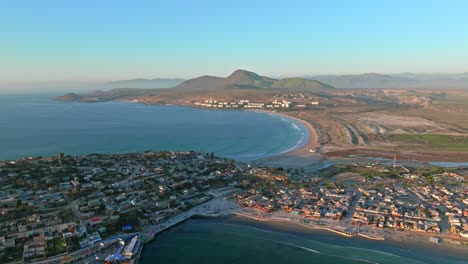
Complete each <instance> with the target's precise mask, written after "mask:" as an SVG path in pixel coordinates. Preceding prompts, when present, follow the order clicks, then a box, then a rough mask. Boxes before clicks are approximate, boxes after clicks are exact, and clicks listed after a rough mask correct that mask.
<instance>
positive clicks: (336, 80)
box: [311, 73, 419, 88]
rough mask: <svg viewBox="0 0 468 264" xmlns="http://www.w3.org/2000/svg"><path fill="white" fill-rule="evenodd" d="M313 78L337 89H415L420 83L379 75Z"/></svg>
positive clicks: (403, 78) (322, 76) (366, 74)
mask: <svg viewBox="0 0 468 264" xmlns="http://www.w3.org/2000/svg"><path fill="white" fill-rule="evenodd" d="M311 78H313V79H315V80H319V81H321V82H323V83H326V84H329V85H333V86H335V87H337V88H401V87H413V86H414V85H417V84H418V83H419V81H417V80H414V79H410V78H407V77H405V76H391V75H386V74H378V73H365V74H359V75H319V76H312V77H311Z"/></svg>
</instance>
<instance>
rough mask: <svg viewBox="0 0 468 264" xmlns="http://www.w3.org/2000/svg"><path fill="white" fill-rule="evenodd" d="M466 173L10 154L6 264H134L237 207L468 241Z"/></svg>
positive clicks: (249, 212) (290, 218)
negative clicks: (159, 244) (190, 222)
mask: <svg viewBox="0 0 468 264" xmlns="http://www.w3.org/2000/svg"><path fill="white" fill-rule="evenodd" d="M466 183H468V169H463V168H459V169H444V168H439V167H414V168H411V167H405V166H391V165H386V164H378V163H356V164H341V165H334V166H331V167H328V168H324V169H322V170H317V171H315V172H304V171H303V170H301V169H288V168H267V167H255V166H252V165H250V164H244V163H240V162H235V161H233V160H230V159H226V158H221V157H216V156H214V155H213V154H207V153H198V152H168V151H165V152H152V151H146V152H144V153H129V154H88V155H81V156H74V155H65V154H63V153H59V154H58V155H56V156H53V157H29V158H23V159H18V160H11V161H3V162H0V184H1V187H0V189H1V192H0V262H35V263H71V262H87V263H117V262H118V263H135V262H137V261H138V258H139V255H140V254H141V251H142V248H143V245H144V243H146V242H149V241H151V240H152V239H154V238H155V237H156V236H157V234H158V233H160V232H162V231H164V230H166V229H168V228H170V227H171V226H173V225H175V224H178V223H181V222H183V221H185V220H187V219H189V218H191V217H193V216H202V217H216V216H220V215H232V214H233V215H238V216H240V217H247V218H249V219H255V220H256V221H257V220H258V221H280V222H287V223H292V224H297V225H301V226H303V227H307V228H311V229H325V230H329V231H331V232H334V233H338V234H340V235H343V236H346V237H353V236H362V237H366V238H368V239H374V240H384V239H405V236H421V237H422V239H423V240H422V241H424V242H425V243H435V244H438V243H451V244H454V245H455V244H456V245H458V246H463V245H466V244H467V243H468V207H467V205H468V195H467V191H468V190H467V188H466V187H465V184H466Z"/></svg>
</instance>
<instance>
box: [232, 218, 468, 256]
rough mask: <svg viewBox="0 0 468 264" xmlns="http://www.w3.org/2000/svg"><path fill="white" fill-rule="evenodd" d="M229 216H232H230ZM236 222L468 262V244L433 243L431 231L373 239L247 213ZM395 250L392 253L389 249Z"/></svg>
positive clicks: (404, 233) (392, 233)
mask: <svg viewBox="0 0 468 264" xmlns="http://www.w3.org/2000/svg"><path fill="white" fill-rule="evenodd" d="M227 219H229V218H227ZM225 221H232V222H236V223H239V224H245V225H253V226H255V227H258V228H267V229H269V230H274V231H282V232H291V233H292V234H296V235H313V236H320V237H324V236H325V237H330V238H333V240H337V239H338V240H340V241H349V244H354V243H359V244H361V245H363V246H365V247H366V248H367V247H371V248H372V247H376V248H379V250H382V251H384V250H385V249H387V248H390V247H391V248H396V249H401V250H404V251H405V252H407V253H412V252H413V253H414V254H429V255H434V256H436V255H437V257H443V256H447V258H450V257H453V258H456V259H464V260H466V261H467V262H468V247H466V246H461V245H456V244H453V243H451V242H448V241H442V243H440V244H437V245H435V244H432V243H430V242H429V237H430V236H431V235H430V234H417V233H414V232H400V231H391V230H387V231H385V233H386V237H387V239H385V240H379V241H376V240H370V239H368V238H364V237H359V236H353V237H349V236H344V235H343V234H339V233H336V232H331V231H330V230H327V229H324V228H311V227H309V226H304V225H301V224H298V223H293V222H285V221H270V220H259V219H255V218H252V217H246V216H243V215H238V214H237V215H234V216H232V220H225ZM388 237H390V238H388ZM389 253H392V252H389Z"/></svg>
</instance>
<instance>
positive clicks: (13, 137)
mask: <svg viewBox="0 0 468 264" xmlns="http://www.w3.org/2000/svg"><path fill="white" fill-rule="evenodd" d="M53 97H54V95H0V159H14V158H19V157H25V156H38V155H40V156H46V155H55V154H56V153H58V152H64V153H66V154H86V153H96V152H100V153H123V152H138V151H145V150H154V151H157V150H174V151H186V150H195V151H203V152H214V153H215V154H217V155H221V156H225V157H229V158H234V159H237V160H240V161H246V162H249V161H252V160H255V159H258V158H262V157H268V156H272V155H276V154H279V153H281V152H285V151H288V150H291V149H294V148H296V147H299V146H300V145H302V144H305V143H306V141H307V137H308V135H307V130H306V129H305V128H304V127H303V126H302V124H300V123H298V122H295V121H294V120H291V119H288V118H284V117H279V116H275V115H272V114H266V113H257V112H248V111H220V110H205V109H195V108H188V107H181V106H154V105H142V104H135V103H123V102H105V103H93V104H89V103H70V102H59V101H55V100H53Z"/></svg>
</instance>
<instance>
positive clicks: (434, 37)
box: [0, 0, 468, 84]
mask: <svg viewBox="0 0 468 264" xmlns="http://www.w3.org/2000/svg"><path fill="white" fill-rule="evenodd" d="M467 14H468V1H464V0H450V1H442V0H440V1H431V0H411V1H407V0H400V1H398V0H393V1H391V0H387V1H384V0H375V1H371V0H366V1H359V0H353V1H348V0H341V1H338V0H326V1H325V0H323V1H313V0H308V1H294V0H291V1H284V0H278V1H275V0H268V1H267V0H265V1H261V0H258V1H255V0H236V1H220V0H197V1H192V0H186V1H181V0H167V1H163V0H152V1H119V0H107V1H106V0H99V1H95V0H67V1H62V0H56V1H52V0H40V1H37V0H30V1H24V0H0V84H18V83H34V82H49V81H67V82H71V81H73V82H83V81H84V82H93V81H109V80H122V79H131V78H157V77H161V78H176V77H181V78H191V77H196V76H199V75H205V74H209V75H217V76H227V75H228V74H229V73H231V72H232V71H233V70H235V69H238V68H242V69H247V70H252V71H255V72H257V73H259V74H262V75H267V76H274V77H281V76H301V75H313V74H358V73H365V72H378V73H399V72H426V73H427V72H430V73H435V72H443V73H450V72H454V73H455V72H467V71H468V15H467Z"/></svg>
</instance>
